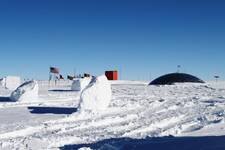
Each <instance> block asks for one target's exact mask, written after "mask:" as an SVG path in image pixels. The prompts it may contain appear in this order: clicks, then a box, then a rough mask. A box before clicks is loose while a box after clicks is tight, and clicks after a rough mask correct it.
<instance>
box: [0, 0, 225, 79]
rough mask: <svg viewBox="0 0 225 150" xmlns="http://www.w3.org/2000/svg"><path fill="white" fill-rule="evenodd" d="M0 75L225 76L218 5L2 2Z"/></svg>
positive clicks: (214, 0) (126, 0)
mask: <svg viewBox="0 0 225 150" xmlns="http://www.w3.org/2000/svg"><path fill="white" fill-rule="evenodd" d="M0 51H1V59H0V69H1V73H0V76H6V75H20V76H22V77H23V78H35V79H47V78H48V70H49V66H57V67H59V68H60V70H61V72H62V74H63V75H67V74H70V73H73V70H74V68H75V69H76V72H78V73H82V72H90V73H92V74H94V75H99V74H102V73H104V71H105V70H111V69H112V70H114V69H117V70H119V71H120V74H121V76H122V79H138V80H149V79H150V78H152V79H153V78H155V77H158V76H159V75H162V74H165V73H169V72H175V71H176V70H177V69H176V66H177V65H178V64H179V65H181V66H182V67H181V70H182V71H183V72H186V73H191V74H194V75H196V76H199V77H200V78H202V79H204V80H209V79H212V78H213V76H214V75H215V74H217V75H220V76H221V78H223V79H225V58H224V56H225V2H224V1H223V0H211V1H207V0H36V1H35V0H26V1H25V0H20V1H18V0H1V1H0Z"/></svg>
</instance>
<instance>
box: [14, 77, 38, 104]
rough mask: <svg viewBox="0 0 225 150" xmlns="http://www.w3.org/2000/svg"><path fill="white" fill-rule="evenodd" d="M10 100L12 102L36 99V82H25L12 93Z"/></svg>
mask: <svg viewBox="0 0 225 150" xmlns="http://www.w3.org/2000/svg"><path fill="white" fill-rule="evenodd" d="M10 99H11V100H12V101H20V102H24V101H33V100H37V99H38V83H37V81H27V82H25V83H23V84H22V85H20V86H19V87H18V88H17V89H16V90H15V91H13V92H12V94H11V96H10Z"/></svg>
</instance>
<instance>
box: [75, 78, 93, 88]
mask: <svg viewBox="0 0 225 150" xmlns="http://www.w3.org/2000/svg"><path fill="white" fill-rule="evenodd" d="M90 82H91V78H90V77H86V78H82V79H77V80H74V81H73V83H72V86H71V90H72V91H82V90H83V89H84V88H86V87H87V86H88V84H89V83H90Z"/></svg>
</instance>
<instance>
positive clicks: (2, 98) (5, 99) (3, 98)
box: [0, 97, 13, 102]
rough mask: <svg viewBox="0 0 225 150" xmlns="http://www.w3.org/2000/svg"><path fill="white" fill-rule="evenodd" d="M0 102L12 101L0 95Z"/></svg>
mask: <svg viewBox="0 0 225 150" xmlns="http://www.w3.org/2000/svg"><path fill="white" fill-rule="evenodd" d="M0 102H13V101H12V100H10V98H9V97H0Z"/></svg>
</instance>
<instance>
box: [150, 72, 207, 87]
mask: <svg viewBox="0 0 225 150" xmlns="http://www.w3.org/2000/svg"><path fill="white" fill-rule="evenodd" d="M177 82H182V83H183V82H194V83H205V82H204V81H202V80H201V79H199V78H197V77H195V76H193V75H190V74H186V73H171V74H166V75H163V76H161V77H159V78H157V79H155V80H153V81H152V82H151V83H149V85H167V84H173V83H177Z"/></svg>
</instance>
